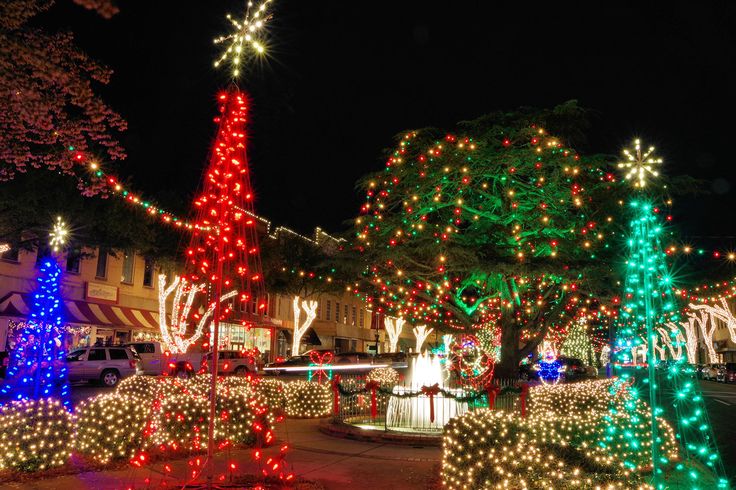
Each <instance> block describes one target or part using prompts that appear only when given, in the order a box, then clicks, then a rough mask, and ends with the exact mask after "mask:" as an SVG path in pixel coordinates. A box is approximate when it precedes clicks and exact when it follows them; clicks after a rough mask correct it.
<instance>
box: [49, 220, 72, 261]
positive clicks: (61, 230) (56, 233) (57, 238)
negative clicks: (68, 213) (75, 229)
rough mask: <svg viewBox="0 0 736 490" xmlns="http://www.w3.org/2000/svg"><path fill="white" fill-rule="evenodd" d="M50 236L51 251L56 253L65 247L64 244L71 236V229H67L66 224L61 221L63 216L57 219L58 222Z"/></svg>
mask: <svg viewBox="0 0 736 490" xmlns="http://www.w3.org/2000/svg"><path fill="white" fill-rule="evenodd" d="M49 236H50V237H51V240H49V245H51V250H52V251H53V252H54V253H56V252H58V251H60V250H61V249H62V247H64V244H65V243H66V239H67V237H68V236H69V229H68V228H67V227H66V223H64V221H63V220H62V219H61V216H57V217H56V222H55V223H54V227H53V228H52V230H51V233H49Z"/></svg>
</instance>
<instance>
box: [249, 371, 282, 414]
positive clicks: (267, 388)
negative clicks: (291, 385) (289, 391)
mask: <svg viewBox="0 0 736 490" xmlns="http://www.w3.org/2000/svg"><path fill="white" fill-rule="evenodd" d="M253 388H254V389H255V390H256V392H257V393H258V394H260V395H261V396H262V397H263V398H264V399H265V401H266V404H267V405H268V406H269V407H271V409H273V410H277V409H282V408H284V405H285V401H286V400H285V398H284V382H283V381H279V380H277V379H265V378H261V379H259V380H258V381H257V382H255V383H254V384H253Z"/></svg>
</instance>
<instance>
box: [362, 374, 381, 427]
mask: <svg viewBox="0 0 736 490" xmlns="http://www.w3.org/2000/svg"><path fill="white" fill-rule="evenodd" d="M380 387H381V383H379V382H378V381H376V380H371V381H368V382H367V383H366V384H365V389H366V390H371V418H374V419H375V418H376V416H377V415H378V403H377V400H376V390H377V389H378V388H380Z"/></svg>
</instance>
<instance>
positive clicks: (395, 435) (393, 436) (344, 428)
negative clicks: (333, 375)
mask: <svg viewBox="0 0 736 490" xmlns="http://www.w3.org/2000/svg"><path fill="white" fill-rule="evenodd" d="M318 428H319V431H320V432H322V433H323V434H326V435H328V436H332V437H340V438H342V439H351V440H354V441H362V442H373V443H379V444H396V445H400V446H420V445H421V446H430V447H440V446H442V435H441V434H438V435H424V434H403V433H400V432H386V431H379V430H370V429H361V428H359V427H355V426H353V425H349V424H345V423H342V422H336V421H334V420H332V419H326V420H321V421H320V422H319V426H318Z"/></svg>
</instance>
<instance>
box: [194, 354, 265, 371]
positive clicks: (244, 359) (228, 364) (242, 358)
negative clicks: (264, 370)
mask: <svg viewBox="0 0 736 490" xmlns="http://www.w3.org/2000/svg"><path fill="white" fill-rule="evenodd" d="M211 363H212V353H211V352H208V353H207V354H205V355H204V358H203V359H202V369H203V370H204V371H206V372H209V371H211V368H210V364H211ZM257 372H258V366H257V365H256V360H255V357H254V356H253V353H252V352H248V351H241V350H221V351H219V354H218V356H217V374H234V375H236V376H245V375H247V374H254V373H257Z"/></svg>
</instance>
